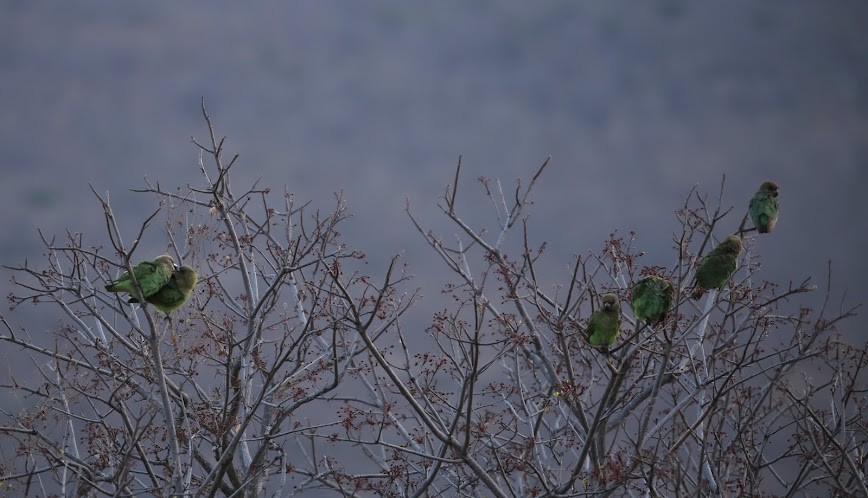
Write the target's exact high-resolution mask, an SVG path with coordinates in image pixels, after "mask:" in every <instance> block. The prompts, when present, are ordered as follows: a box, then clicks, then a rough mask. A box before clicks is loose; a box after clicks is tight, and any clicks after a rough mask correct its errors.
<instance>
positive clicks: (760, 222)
mask: <svg viewBox="0 0 868 498" xmlns="http://www.w3.org/2000/svg"><path fill="white" fill-rule="evenodd" d="M747 212H748V213H749V214H750V219H752V220H753V224H754V226H756V229H757V232H759V233H769V232H771V231H772V230H774V229H775V223H777V221H778V214H780V212H781V206H780V204H779V203H778V184H777V183H775V182H764V183H763V184H762V185H760V188H759V190H758V191H757V193H756V194H754V196H753V198H752V199H751V200H750V205H748V208H747Z"/></svg>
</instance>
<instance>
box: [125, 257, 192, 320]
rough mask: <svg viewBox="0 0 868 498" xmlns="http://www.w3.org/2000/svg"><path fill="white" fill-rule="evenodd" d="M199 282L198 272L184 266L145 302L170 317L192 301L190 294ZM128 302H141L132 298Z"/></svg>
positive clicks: (146, 298)
mask: <svg viewBox="0 0 868 498" xmlns="http://www.w3.org/2000/svg"><path fill="white" fill-rule="evenodd" d="M198 281H199V275H196V271H195V270H193V268H191V267H189V266H187V265H184V266H182V267H181V268H179V269H178V270H177V271H175V273H173V274H172V277H171V278H170V279H169V282H168V283H166V285H164V286H163V287H162V288H161V289H160V290H158V291H157V292H155V293H153V294H151V295H150V296H147V297H145V301H147V302H149V303H151V304H153V305H154V307H155V308H157V309H158V310H160V311H162V312H163V313H165V314H167V315H168V314H169V313H171V312H173V311H175V310H176V309H178V308H180V307H181V306H182V305H183V304H184V303H186V302H187V299H190V294H192V293H193V288H194V287H196V283H197V282H198ZM127 302H129V303H137V302H139V301H138V300H137V299H136V298H134V297H131V298H130V299H129V301H127Z"/></svg>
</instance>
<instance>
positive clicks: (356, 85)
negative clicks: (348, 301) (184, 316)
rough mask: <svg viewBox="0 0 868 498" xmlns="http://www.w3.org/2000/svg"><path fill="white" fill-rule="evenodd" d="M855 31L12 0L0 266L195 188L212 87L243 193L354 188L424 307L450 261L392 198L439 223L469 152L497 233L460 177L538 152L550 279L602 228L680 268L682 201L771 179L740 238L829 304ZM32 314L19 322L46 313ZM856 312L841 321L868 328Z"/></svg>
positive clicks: (853, 274) (845, 265) (861, 94)
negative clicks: (773, 196) (771, 227)
mask: <svg viewBox="0 0 868 498" xmlns="http://www.w3.org/2000/svg"><path fill="white" fill-rule="evenodd" d="M866 25H868V3H865V2H861V1H840V2H816V1H787V2H756V1H751V0H743V1H727V2H715V3H710V2H709V3H702V4H698V3H692V2H687V1H677V0H660V1H648V2H620V1H605V2H602V1H600V2H573V1H551V2H528V1H526V0H516V1H461V2H458V1H444V2H440V1H438V2H398V1H394V2H385V1H365V2H352V1H343V2H337V1H319V0H317V1H305V2H286V3H278V2H264V3H256V4H251V3H247V2H244V3H242V2H237V3H236V2H203V1H199V2H151V1H148V2H143V1H138V2H93V1H90V2H88V1H82V2H74V3H72V2H69V3H67V2H32V1H5V2H2V3H0V168H2V183H0V209H2V215H0V263H3V264H20V263H22V262H23V261H24V259H25V258H27V259H29V260H30V261H36V262H39V261H40V259H41V257H42V254H43V250H42V247H41V245H40V243H39V239H38V237H37V233H36V228H37V227H39V228H42V229H43V230H44V231H45V232H47V233H49V234H52V233H56V234H59V235H62V234H63V233H64V231H65V230H66V229H69V230H71V231H74V232H84V233H85V236H86V240H87V241H89V242H90V243H92V244H95V245H99V244H103V245H107V240H106V234H105V229H104V222H103V218H102V211H101V209H100V208H99V206H98V205H97V204H96V202H95V200H94V198H93V196H92V195H91V194H90V192H89V189H88V183H91V184H93V186H94V187H95V188H96V190H97V191H98V192H101V193H105V192H110V194H111V199H112V202H113V204H114V208H115V210H116V214H117V215H118V216H119V217H120V219H121V220H122V222H123V223H124V225H125V226H129V233H128V237H129V238H132V237H133V235H134V230H135V229H137V227H138V224H139V223H140V222H141V221H142V220H143V219H144V218H145V217H146V216H147V215H148V214H150V213H151V211H152V210H153V209H154V207H155V205H154V200H153V198H152V197H150V196H148V195H143V194H134V193H131V192H129V191H128V189H129V188H130V187H141V186H142V185H143V181H142V179H143V177H144V176H148V177H149V178H150V179H152V180H154V181H160V182H161V184H162V185H164V186H166V187H168V188H174V187H178V186H180V187H185V186H186V185H187V184H193V185H200V184H201V182H200V178H199V176H198V171H197V167H196V160H197V150H196V149H195V147H193V146H192V145H191V144H190V143H189V137H190V136H191V135H195V136H197V137H200V138H203V139H204V138H206V134H205V127H204V124H203V122H202V119H201V115H200V111H199V99H200V97H202V96H204V97H205V98H206V101H207V105H208V107H209V110H210V112H211V114H212V117H213V119H214V121H215V123H216V126H217V131H218V133H219V134H221V135H227V136H228V145H227V152H228V153H229V154H234V153H239V154H240V155H241V157H240V159H239V162H238V164H237V166H236V167H235V169H234V175H235V176H234V186H235V188H236V189H238V190H240V189H241V188H242V187H244V186H246V185H248V184H249V183H250V182H252V181H254V180H255V179H257V178H261V181H262V183H263V184H264V185H268V186H271V187H273V188H274V189H275V190H278V191H279V190H281V189H282V187H283V186H284V185H286V186H288V188H289V190H290V191H292V192H294V194H295V196H296V198H297V199H299V200H312V201H313V204H314V206H317V207H321V208H324V209H327V208H328V207H330V206H331V205H332V194H331V193H332V192H334V191H336V190H341V189H342V190H344V194H345V197H346V198H347V200H348V202H349V206H350V209H351V211H352V212H353V213H354V217H353V218H352V219H351V220H350V222H349V223H348V224H347V225H345V226H344V228H343V230H342V232H343V233H344V234H345V241H346V242H348V243H350V244H351V245H353V246H355V247H356V248H358V249H360V250H363V251H365V252H367V253H368V255H369V256H370V260H371V264H370V265H369V267H370V271H371V273H373V274H380V273H382V270H383V268H384V266H385V263H386V262H387V260H388V258H389V257H390V256H391V255H392V254H394V253H396V252H399V251H403V252H404V255H405V259H406V261H407V262H408V263H409V264H410V265H411V266H412V272H413V273H415V274H416V275H417V280H416V281H415V285H419V286H423V287H425V288H426V290H425V291H424V292H423V293H424V295H425V301H423V303H422V306H420V307H418V308H417V309H416V310H415V311H414V313H415V315H414V316H413V317H412V320H417V321H418V323H422V324H426V323H428V322H429V321H430V316H431V313H432V312H433V310H434V309H436V304H435V303H436V301H437V300H438V299H439V297H438V291H439V287H438V286H436V285H433V286H429V284H430V283H432V282H437V281H439V280H438V274H439V273H440V272H441V271H442V270H441V269H440V266H439V263H438V262H436V259H435V257H434V255H433V253H431V252H430V251H429V250H428V249H426V247H425V246H423V244H422V239H421V237H420V236H419V235H418V234H417V233H416V232H415V230H414V229H413V228H412V226H411V225H410V223H409V222H408V220H407V218H406V216H405V215H404V214H403V212H402V209H403V204H404V200H405V199H406V198H409V199H410V200H411V202H412V204H413V206H414V210H415V211H416V212H417V214H418V215H419V216H420V217H421V218H422V220H423V221H424V222H426V223H427V224H429V225H432V226H434V227H437V228H439V229H444V228H445V229H446V230H447V231H446V233H447V234H448V233H452V232H454V229H452V228H449V227H448V226H447V225H446V224H445V223H444V222H443V220H442V218H441V217H439V214H438V213H439V211H438V210H437V209H436V207H435V203H436V201H437V196H439V195H440V194H441V193H442V191H443V186H444V185H445V184H447V183H450V182H451V180H452V174H453V171H454V166H455V163H456V160H457V157H458V155H459V154H463V156H464V183H463V185H462V188H461V191H460V192H459V193H460V201H459V203H460V205H461V206H462V207H463V208H465V209H467V210H468V211H474V210H479V211H480V214H479V215H478V218H477V219H479V220H482V219H486V220H488V225H489V226H493V218H491V217H488V218H485V217H484V216H485V215H486V214H487V211H482V210H483V209H486V210H487V209H488V204H486V201H485V199H484V197H483V196H482V195H481V193H480V192H481V191H480V189H479V188H478V184H476V183H475V181H474V180H475V178H476V177H478V176H489V177H499V178H501V179H503V180H504V182H505V184H506V185H509V186H511V185H513V182H514V179H515V178H517V177H524V178H528V177H530V175H532V174H533V172H534V171H535V169H536V168H537V167H538V165H539V164H540V163H542V161H543V160H544V159H545V157H546V156H548V155H551V156H552V161H551V164H550V166H549V168H548V170H547V171H546V173H545V174H544V176H543V177H542V179H541V180H540V184H539V186H538V190H537V192H536V195H535V196H534V199H535V200H536V205H535V206H534V207H533V209H532V210H531V211H530V214H531V227H532V235H533V237H534V238H535V240H536V241H537V242H539V241H543V240H547V241H548V242H549V246H548V252H547V255H546V266H547V268H548V271H547V272H546V275H549V276H550V278H551V279H552V280H555V279H556V280H559V281H566V280H567V279H568V275H567V274H566V273H563V274H559V273H558V272H559V271H560V270H561V269H563V268H564V266H565V265H566V264H568V263H569V260H570V255H571V254H573V253H575V252H581V253H586V252H587V251H588V250H589V249H598V248H600V247H601V246H602V241H603V240H604V239H605V238H606V237H607V236H608V234H609V233H610V232H612V231H613V230H615V229H617V230H619V231H620V232H622V233H626V232H628V231H630V230H635V231H636V232H637V234H638V240H637V244H638V245H639V246H640V247H642V248H643V249H644V250H645V251H646V252H647V253H648V255H647V256H646V257H645V258H644V259H643V260H642V261H641V262H642V263H644V264H663V265H670V264H671V263H672V262H673V261H674V257H675V256H674V252H673V251H672V249H671V241H670V235H671V232H672V231H673V230H674V229H675V228H676V223H675V219H674V216H673V210H674V209H675V208H677V207H678V206H679V205H680V204H681V203H682V202H683V199H684V197H685V195H686V194H687V192H688V191H689V189H690V188H691V187H692V186H694V185H696V184H699V186H700V189H702V190H706V191H708V192H710V193H711V194H712V197H714V196H716V194H717V191H718V188H719V183H720V179H721V176H722V175H723V174H726V178H727V189H726V192H725V199H724V203H725V204H727V205H735V206H737V210H736V211H737V212H738V214H733V215H731V216H730V217H729V218H727V219H726V220H725V221H724V223H723V225H722V227H723V228H725V229H726V230H728V231H731V230H734V229H735V228H736V227H737V225H738V223H739V222H740V221H741V216H742V214H743V212H744V209H745V207H746V204H747V201H748V199H749V198H750V197H751V196H752V195H753V193H754V191H755V190H756V188H757V186H758V185H759V184H760V183H761V182H762V181H763V180H765V179H775V180H777V181H778V182H779V184H780V186H781V202H782V205H783V215H782V217H781V219H780V221H779V223H778V227H777V229H776V231H775V233H774V234H772V235H770V236H766V237H762V238H761V239H760V240H759V241H758V242H757V243H755V244H754V245H753V246H752V247H753V251H754V253H756V254H759V255H761V257H762V260H763V270H762V271H763V276H765V277H767V278H768V279H770V280H772V281H776V282H780V283H783V284H786V282H787V281H788V280H795V281H801V280H802V279H803V278H805V277H806V276H808V275H814V276H815V277H816V279H817V282H818V283H822V280H823V278H824V276H825V275H824V274H825V267H826V262H827V260H829V259H832V261H833V268H834V270H835V271H836V273H835V282H834V286H835V296H836V298H841V296H842V295H843V294H844V293H845V291H846V302H847V303H849V304H855V303H859V302H865V301H866V296H868V283H866V278H865V277H866V276H868V266H866V259H868V258H866V254H868V242H866V230H868V223H866V219H868V199H866V197H868V196H866V192H865V189H866V181H868V169H866V167H868V30H866V28H865V26H866ZM474 204H478V206H479V207H478V208H475V207H474ZM165 242H166V241H164V240H158V241H157V243H155V244H154V245H153V247H143V248H142V249H140V251H141V252H140V253H139V254H142V255H148V254H154V255H155V254H158V253H159V252H160V251H162V250H164V249H165ZM0 281H2V282H7V283H8V272H5V271H4V273H3V280H0ZM7 292H8V291H7ZM4 306H5V305H4ZM25 308H30V307H25ZM38 310H41V311H42V313H41V314H37V313H34V312H33V311H32V310H27V309H24V308H22V310H21V311H16V312H14V313H12V314H11V315H10V317H11V318H12V319H13V321H14V322H15V324H16V325H19V326H26V327H29V328H30V329H31V330H32V331H33V332H40V331H41V330H45V329H51V328H53V327H54V326H55V325H56V324H57V323H58V320H59V318H60V317H59V315H52V314H51V313H53V309H52V308H50V307H43V308H38V309H37V311H38ZM49 311H50V312H51V313H48V312H49ZM5 313H6V312H5V311H4V314H5ZM866 324H868V320H866V319H865V318H863V317H859V318H858V319H856V320H851V321H849V322H847V323H846V326H845V328H846V333H847V334H848V335H849V336H850V337H851V338H852V339H853V340H854V341H857V343H860V344H861V343H863V342H864V340H865V331H864V329H865V325H866ZM15 354H17V352H15V351H10V350H8V348H5V349H4V350H2V351H0V362H3V361H4V360H7V359H8V358H9V356H10V355H13V356H14V355H15ZM3 370H4V371H3V372H2V373H0V379H5V378H6V376H7V372H6V371H5V369H3Z"/></svg>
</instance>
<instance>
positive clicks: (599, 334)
mask: <svg viewBox="0 0 868 498" xmlns="http://www.w3.org/2000/svg"><path fill="white" fill-rule="evenodd" d="M620 330H621V305H620V304H618V296H616V295H615V294H603V297H601V298H600V309H598V310H597V311H595V312H593V313H591V317H590V318H588V330H587V334H588V342H589V343H590V344H591V346H609V345H611V344H612V343H614V342H615V339H616V338H617V337H618V332H620Z"/></svg>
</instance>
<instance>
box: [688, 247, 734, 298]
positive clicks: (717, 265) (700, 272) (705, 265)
mask: <svg viewBox="0 0 868 498" xmlns="http://www.w3.org/2000/svg"><path fill="white" fill-rule="evenodd" d="M739 254H741V237H739V236H738V235H730V236H729V237H727V238H725V239H724V240H723V241H722V242H721V243H720V244H718V245H717V247H715V248H714V249H713V250H712V251H711V252H710V253H708V254H706V255H705V257H704V258H702V262H701V263H700V264H699V268H698V269H697V270H696V283H695V285H694V287H696V290H695V291H694V292H693V299H699V298H700V297H702V295H703V294H704V293H705V291H706V290H708V289H720V288H721V287H723V286H724V284H726V282H727V280H729V277H731V276H732V274H733V273H735V270H736V268H738V256H739Z"/></svg>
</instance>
